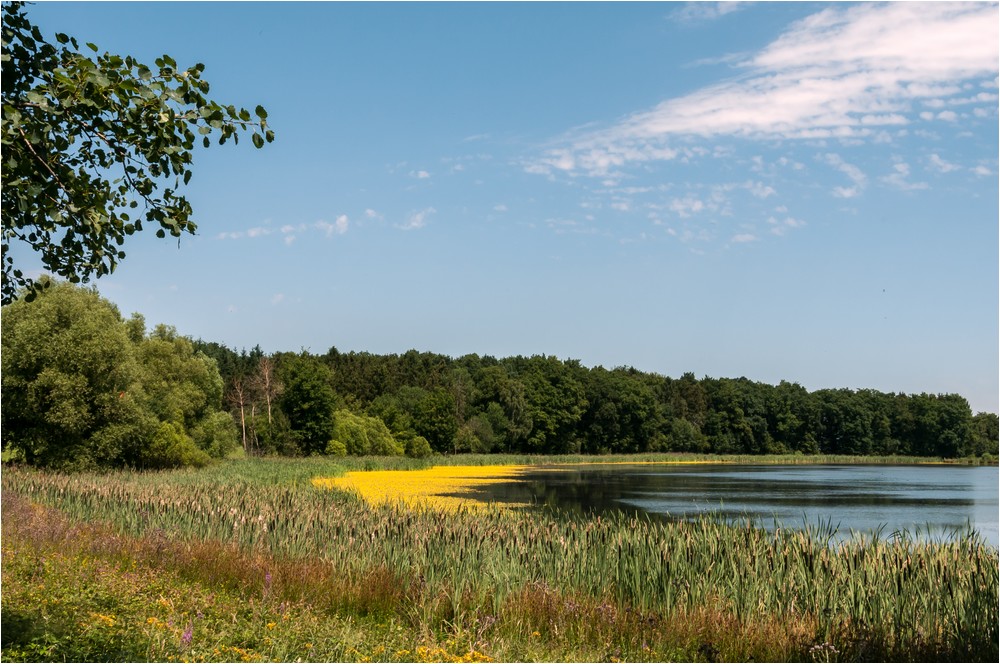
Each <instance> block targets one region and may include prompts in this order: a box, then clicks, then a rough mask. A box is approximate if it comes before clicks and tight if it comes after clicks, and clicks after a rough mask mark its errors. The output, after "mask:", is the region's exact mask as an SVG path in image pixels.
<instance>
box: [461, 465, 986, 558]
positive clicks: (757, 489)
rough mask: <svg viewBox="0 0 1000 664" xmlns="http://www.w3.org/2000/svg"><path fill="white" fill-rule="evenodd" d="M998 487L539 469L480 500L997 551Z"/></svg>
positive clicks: (798, 470)
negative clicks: (913, 538) (935, 541)
mask: <svg viewBox="0 0 1000 664" xmlns="http://www.w3.org/2000/svg"><path fill="white" fill-rule="evenodd" d="M997 481H998V474H997V468H995V467H962V466H884V465H880V466H857V465H844V466H838V465H815V466H813V465H808V466H729V465H698V466H676V467H666V466H656V465H634V466H633V465H606V466H604V465H593V466H563V467H558V466H556V467H548V468H538V469H533V470H530V471H528V472H526V473H525V474H524V475H523V476H522V477H521V479H519V480H514V481H510V482H502V483H498V484H491V485H485V486H482V487H480V488H477V490H476V492H475V494H474V495H475V496H476V497H477V498H478V499H480V500H483V501H497V502H519V503H529V504H532V505H537V506H549V507H553V508H558V509H560V510H563V511H569V512H575V513H579V514H593V513H599V512H603V511H606V510H619V511H624V512H629V513H647V514H650V515H653V516H655V517H657V518H686V517H690V516H694V515H697V514H700V513H704V512H717V513H720V514H722V515H724V516H725V517H726V518H729V519H745V518H746V517H747V516H749V517H751V518H756V519H759V520H760V521H761V524H762V525H764V526H765V527H768V526H770V525H772V524H773V523H774V522H775V521H777V522H778V523H780V524H782V525H784V526H786V527H796V526H801V525H802V524H803V523H807V524H816V523H819V522H821V521H822V522H826V521H831V522H832V523H833V525H837V524H838V523H839V525H840V534H841V536H842V537H847V536H849V535H850V532H851V531H852V530H853V531H858V532H871V531H874V530H881V531H882V532H883V534H884V535H888V534H890V533H892V532H894V531H897V530H906V531H909V532H911V533H914V534H922V536H925V537H926V536H930V537H948V536H950V535H951V534H953V533H954V532H956V531H961V530H964V529H966V528H968V527H969V526H971V527H973V528H975V529H976V530H978V531H979V532H980V533H981V534H982V535H983V537H984V538H985V539H986V540H987V541H988V542H990V543H991V544H992V545H993V546H998V540H1000V534H998V516H997V515H998V499H997V496H998V488H997ZM917 531H919V533H918V532H917Z"/></svg>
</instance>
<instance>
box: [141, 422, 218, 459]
mask: <svg viewBox="0 0 1000 664" xmlns="http://www.w3.org/2000/svg"><path fill="white" fill-rule="evenodd" d="M143 461H144V462H145V463H144V464H143V465H146V466H149V467H151V468H171V467H177V466H195V467H196V468H200V467H202V466H205V465H208V463H209V462H210V461H211V457H209V456H208V454H207V453H205V452H204V451H202V450H199V449H198V447H197V445H195V444H194V441H193V440H191V437H190V436H188V435H187V434H185V433H184V429H183V427H181V425H179V424H177V423H175V422H163V423H161V424H160V428H159V429H158V430H157V432H156V435H154V436H153V442H152V443H150V445H149V448H148V449H147V450H146V454H145V455H143Z"/></svg>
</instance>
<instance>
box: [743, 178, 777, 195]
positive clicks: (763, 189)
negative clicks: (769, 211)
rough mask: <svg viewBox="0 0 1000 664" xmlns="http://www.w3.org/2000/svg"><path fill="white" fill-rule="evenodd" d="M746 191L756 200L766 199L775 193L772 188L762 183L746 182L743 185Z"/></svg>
mask: <svg viewBox="0 0 1000 664" xmlns="http://www.w3.org/2000/svg"><path fill="white" fill-rule="evenodd" d="M744 186H745V187H746V189H747V191H749V192H750V194H751V195H753V196H754V197H756V198H761V199H763V198H767V197H768V196H773V195H774V194H775V193H777V192H775V191H774V188H773V187H770V186H768V185H765V184H764V183H763V182H747V183H746V184H745V185H744Z"/></svg>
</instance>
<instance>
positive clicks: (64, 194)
mask: <svg viewBox="0 0 1000 664" xmlns="http://www.w3.org/2000/svg"><path fill="white" fill-rule="evenodd" d="M2 11H3V62H2V78H3V116H2V131H0V140H2V146H3V164H2V173H3V191H2V198H3V242H2V244H3V283H2V300H3V302H4V303H5V304H6V303H8V302H10V301H12V300H13V299H14V298H15V297H17V294H18V293H19V292H22V293H25V294H26V296H27V297H28V298H33V297H34V294H35V292H36V290H37V284H36V282H34V281H33V280H32V279H31V278H30V277H28V276H27V275H26V274H25V273H24V271H23V270H22V269H21V268H19V267H16V266H15V265H14V259H13V256H12V254H11V252H10V249H11V245H12V243H15V244H22V245H26V246H27V247H29V248H30V249H31V250H33V251H35V252H37V253H38V255H39V257H40V258H41V261H42V264H43V265H44V266H45V268H46V269H47V270H49V271H50V272H52V273H53V274H55V275H59V276H61V277H65V278H66V279H68V280H69V281H71V282H74V283H75V282H80V281H83V282H86V281H88V280H89V279H90V278H91V277H100V276H102V275H105V274H109V273H111V272H113V271H114V269H115V267H116V266H117V265H118V261H120V260H121V259H122V258H124V257H125V252H124V250H123V249H122V245H123V243H124V241H125V238H126V237H127V236H129V235H132V234H133V233H136V232H138V231H141V230H143V225H144V224H149V225H150V226H152V227H155V228H156V229H157V230H156V234H157V236H159V237H165V236H166V235H167V234H169V235H171V236H172V237H176V238H180V237H181V236H182V235H183V234H184V233H194V231H195V229H196V225H195V222H194V220H193V218H192V214H193V212H192V209H191V204H190V203H189V202H188V200H187V199H186V198H185V197H184V196H183V195H181V194H179V193H178V190H179V189H180V187H182V186H183V185H186V184H188V182H189V181H190V179H191V177H192V175H193V170H192V167H191V164H192V162H193V155H194V149H195V143H196V140H197V139H198V137H201V141H202V143H203V145H204V146H205V147H208V146H209V145H210V143H211V138H210V137H211V135H212V134H213V133H215V134H216V135H217V136H218V142H219V143H220V144H223V143H226V142H227V141H229V140H230V139H232V140H233V142H234V143H236V142H238V141H239V137H240V132H242V131H250V132H251V139H252V142H253V144H254V145H255V146H256V147H258V148H259V147H261V146H263V145H264V143H265V142H270V141H272V140H273V139H274V133H273V132H272V131H271V129H270V128H269V127H268V125H267V112H266V111H265V110H264V108H263V107H261V106H257V107H256V109H255V111H254V112H253V114H251V113H250V112H249V111H248V110H247V109H245V108H237V107H235V106H232V105H222V104H219V103H218V102H216V101H212V100H211V99H209V98H207V97H206V95H207V94H208V92H209V84H208V82H207V81H205V80H204V79H202V73H203V72H204V70H205V67H204V65H202V64H196V65H194V66H192V67H188V68H186V69H182V68H180V67H178V65H177V63H176V62H175V61H174V60H173V59H172V58H171V57H170V56H168V55H164V56H163V57H161V58H157V59H156V61H155V63H154V66H153V67H149V66H147V65H145V64H143V63H141V62H138V61H137V60H135V59H134V58H132V57H131V56H125V57H122V56H119V55H114V54H110V53H107V52H105V53H103V54H102V53H101V52H100V49H98V47H97V46H96V45H94V44H90V43H88V44H86V45H85V49H86V52H84V51H83V50H82V49H81V48H80V47H79V44H78V43H77V41H76V39H75V38H73V37H69V36H67V35H64V34H57V35H56V41H57V42H58V44H56V45H54V44H50V43H49V42H47V41H46V40H45V39H44V37H43V36H42V33H41V31H40V30H39V29H38V28H37V27H36V26H34V25H32V24H31V22H30V21H29V20H28V17H27V16H26V15H25V12H24V6H23V3H19V2H14V3H5V4H4V6H3V10H2Z"/></svg>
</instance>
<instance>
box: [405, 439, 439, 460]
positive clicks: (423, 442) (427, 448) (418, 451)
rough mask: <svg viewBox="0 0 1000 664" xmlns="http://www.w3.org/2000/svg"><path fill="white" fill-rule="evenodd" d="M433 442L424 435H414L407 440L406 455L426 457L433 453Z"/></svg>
mask: <svg viewBox="0 0 1000 664" xmlns="http://www.w3.org/2000/svg"><path fill="white" fill-rule="evenodd" d="M432 451H433V450H431V444H430V443H429V442H427V439H426V438H424V437H423V436H413V437H412V438H409V439H408V440H407V441H406V456H408V457H412V458H414V459H426V458H427V457H429V456H430V455H431V453H432Z"/></svg>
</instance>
